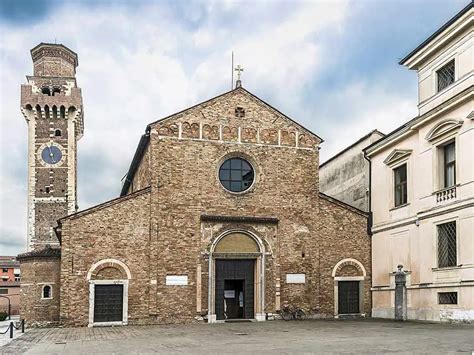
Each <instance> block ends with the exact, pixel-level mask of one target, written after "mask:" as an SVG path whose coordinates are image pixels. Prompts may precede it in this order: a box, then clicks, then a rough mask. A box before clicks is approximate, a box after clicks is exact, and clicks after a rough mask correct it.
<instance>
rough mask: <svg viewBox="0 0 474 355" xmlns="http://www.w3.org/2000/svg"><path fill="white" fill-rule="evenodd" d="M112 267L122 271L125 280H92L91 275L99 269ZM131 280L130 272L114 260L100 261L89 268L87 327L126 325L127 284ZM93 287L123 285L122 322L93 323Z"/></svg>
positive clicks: (125, 266)
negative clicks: (125, 276) (124, 274)
mask: <svg viewBox="0 0 474 355" xmlns="http://www.w3.org/2000/svg"><path fill="white" fill-rule="evenodd" d="M107 266H112V267H115V268H118V269H122V270H123V271H124V272H125V273H126V275H127V279H114V280H92V275H93V273H94V272H95V271H96V270H97V269H100V268H101V267H107ZM130 279H131V274H130V270H129V269H128V267H127V265H125V264H124V263H123V262H121V261H120V260H116V259H102V260H100V261H98V262H96V263H95V264H94V265H92V266H91V268H90V269H89V272H88V273H87V281H88V282H89V324H88V327H97V326H111V325H127V324H128V284H129V280H130ZM95 285H123V297H122V300H123V301H122V321H114V322H94V305H95Z"/></svg>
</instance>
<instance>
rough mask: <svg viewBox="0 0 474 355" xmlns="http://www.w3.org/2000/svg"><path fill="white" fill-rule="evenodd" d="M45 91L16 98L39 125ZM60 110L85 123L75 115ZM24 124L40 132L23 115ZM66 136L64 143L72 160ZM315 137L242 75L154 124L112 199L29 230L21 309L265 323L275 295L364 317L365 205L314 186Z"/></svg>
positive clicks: (28, 315) (82, 317) (72, 320)
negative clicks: (347, 201) (229, 85)
mask: <svg viewBox="0 0 474 355" xmlns="http://www.w3.org/2000/svg"><path fill="white" fill-rule="evenodd" d="M43 46H44V47H48V46H49V47H48V48H51V47H54V49H57V48H58V46H59V45H46V44H43ZM65 48H66V47H64V46H61V48H59V49H60V50H59V52H61V51H66V50H68V49H65ZM68 51H69V50H68ZM71 52H72V51H71ZM72 53H73V52H72ZM49 55H50V56H51V57H50V58H49V60H50V61H54V60H56V59H57V58H56V57H55V54H54V53H53V54H49ZM33 60H34V62H35V57H34V58H33ZM76 62H77V59H76ZM73 64H76V63H73ZM35 65H36V64H35ZM35 68H36V67H35ZM74 68H75V67H74ZM59 74H61V73H59ZM35 75H36V74H35ZM41 75H43V76H47V75H48V73H42V74H41ZM54 75H56V76H57V73H55V74H54ZM74 82H75V81H74ZM25 90H26V89H25ZM73 92H74V91H73ZM22 93H23V91H22ZM42 95H43V96H44V94H42V93H41V91H40V90H37V92H36V93H34V94H31V95H29V96H28V99H27V100H26V99H25V100H23V99H22V110H26V109H27V108H28V109H29V108H31V109H32V112H33V115H32V116H31V117H32V118H31V119H30V120H32V121H34V122H36V127H38V126H39V122H40V121H41V120H46V121H48V120H49V121H48V122H46V123H45V124H49V125H50V126H54V125H55V123H54V119H53V118H52V116H51V117H49V118H46V117H43V116H44V115H43V116H41V117H40V116H38V115H37V114H36V115H35V114H34V113H35V112H36V106H37V105H39V106H38V107H39V110H43V111H44V109H43V108H42V107H43V106H41V105H43V104H42V102H43V101H41V100H43V99H44V98H43V97H42ZM22 97H23V94H22ZM60 99H64V100H67V99H68V96H67V92H65V93H64V95H63V96H61V95H60V96H58V100H60ZM38 102H39V103H38ZM75 108H76V110H77V107H75ZM71 112H73V111H71ZM74 112H75V111H74ZM57 119H58V120H64V121H66V122H67V123H64V124H65V125H66V126H67V127H68V129H76V130H77V128H78V127H82V115H81V120H79V119H78V116H77V115H76V116H74V118H71V117H70V116H68V117H64V118H61V117H60V118H57ZM70 119H71V121H72V120H74V122H72V123H71V121H69V120H70ZM79 121H80V124H79ZM51 122H52V123H51ZM29 127H30V124H29ZM71 132H72V131H68V134H69V135H71V134H72V133H71ZM29 134H30V135H35V137H37V139H39V138H40V137H39V136H40V134H41V133H40V132H39V131H35V128H34V125H33V127H32V128H31V127H30V129H29ZM74 134H75V137H76V138H77V137H78V135H77V132H74ZM69 137H70V136H69ZM30 140H31V137H30ZM45 141H46V142H50V143H48V144H51V142H53V143H55V142H56V141H55V138H54V137H49V136H48V137H47V139H45ZM76 141H77V139H74V140H72V139H71V140H70V141H69V143H68V144H67V145H66V146H65V148H64V150H65V153H66V152H68V151H69V150H70V149H72V150H74V155H68V157H73V158H74V159H75V144H76ZM321 143H322V140H321V138H319V137H318V136H317V135H316V134H314V133H312V132H310V131H308V130H307V129H305V128H304V127H302V126H301V125H299V124H298V123H297V122H295V121H293V120H292V119H290V118H289V117H287V116H285V115H284V114H282V113H281V112H279V111H278V110H277V109H275V108H273V107H272V106H270V105H269V104H267V103H265V102H264V101H262V100H261V99H259V98H258V97H256V96H255V95H253V94H252V93H250V92H249V91H247V90H246V89H244V88H243V87H241V85H239V84H238V85H237V86H236V88H235V89H233V90H231V91H229V92H227V93H224V94H222V95H220V96H217V97H215V98H212V99H210V100H208V101H205V102H203V103H200V104H198V105H196V106H193V107H191V108H188V109H186V110H184V111H181V112H179V113H176V114H173V115H171V116H169V117H166V118H163V119H161V120H159V121H156V122H152V123H150V124H149V125H148V126H147V127H146V130H145V134H144V135H143V136H142V137H141V139H140V142H139V144H138V147H137V150H136V152H135V156H134V158H133V161H132V163H131V165H130V169H129V171H128V173H127V176H126V179H125V182H124V185H123V189H122V193H121V196H120V197H118V198H117V199H114V200H111V201H107V202H105V203H103V204H100V205H97V206H94V207H92V208H89V209H86V210H83V211H78V212H76V211H70V210H67V213H66V210H64V211H63V210H61V212H60V213H62V214H59V212H58V214H59V215H58V214H51V220H50V222H51V223H50V228H52V227H54V228H53V229H50V230H49V231H48V233H47V234H46V236H45V237H41V235H39V234H38V233H45V232H44V231H42V230H40V229H38V228H37V229H35V228H34V227H33V230H34V231H35V232H36V233H37V234H33V235H32V236H31V239H32V240H38V239H40V240H48V241H49V242H48V244H47V245H44V243H43V244H41V245H34V246H33V247H32V248H31V250H30V251H28V252H27V253H25V254H21V255H20V256H19V259H20V261H21V267H22V276H23V278H22V310H21V314H22V317H24V318H25V319H26V321H27V322H30V323H34V324H38V325H44V324H57V323H60V324H63V325H66V326H95V325H107V324H117V325H118V324H120V325H122V324H123V325H125V324H153V323H178V322H179V323H185V322H199V321H207V322H219V321H224V320H226V319H231V318H244V319H253V320H257V321H263V320H266V319H268V318H272V317H273V316H275V315H277V314H278V313H279V311H280V310H281V307H282V305H283V304H284V303H289V304H291V305H294V306H298V307H302V308H303V309H304V310H305V312H306V313H307V314H308V315H309V316H312V317H334V316H341V315H346V314H358V315H370V309H371V299H370V287H371V281H370V270H371V264H370V262H371V261H370V237H369V236H368V234H367V215H366V214H365V213H364V212H362V211H359V210H357V209H355V208H353V207H350V206H348V205H346V204H344V203H342V202H339V201H337V200H335V199H333V198H331V197H328V196H326V195H324V194H321V193H320V192H319V183H318V169H319V148H320V144H321ZM55 144H56V143H55ZM46 146H47V147H48V145H46ZM49 146H51V145H49ZM31 149H33V148H31ZM37 150H38V148H36V149H35V150H34V151H33V152H37ZM35 154H36V157H37V158H38V159H39V158H41V157H38V153H33V155H35ZM48 154H50V152H49V150H48V151H47V152H46V155H48ZM71 154H72V153H71ZM40 155H41V154H40ZM46 158H48V157H46ZM56 164H57V162H56V163H55V162H54V160H53V162H50V164H49V165H50V166H49V167H50V168H51V169H55V168H56ZM71 166H72V167H73V168H74V171H73V172H72V173H71V171H70V170H68V169H66V170H67V172H68V173H66V174H65V175H64V176H65V177H67V179H66V181H65V184H66V185H67V186H66V188H65V189H64V190H65V191H72V187H71V186H69V185H70V184H72V182H73V181H74V191H75V174H76V171H75V163H74V164H71ZM51 169H50V170H51ZM42 170H45V169H42ZM42 170H41V169H36V171H35V175H36V180H33V181H38V180H39V179H41V174H44V173H45V172H43V171H42ZM47 173H48V174H51V173H49V172H47ZM52 174H53V175H54V174H55V172H53V173H52ZM61 176H62V175H61ZM58 179H60V177H58ZM55 181H56V180H55ZM58 183H59V181H58ZM49 192H50V190H49ZM35 193H39V191H38V192H35ZM35 196H36V195H35ZM49 200H52V201H49ZM49 200H48V201H49V203H51V204H52V205H53V206H54V201H53V200H54V198H50V199H49ZM68 201H69V200H68ZM42 202H44V201H43V200H34V199H32V205H35V204H36V205H38V204H39V203H42ZM56 221H57V225H56ZM36 223H38V222H36ZM33 224H35V222H33ZM51 230H53V231H54V233H49V232H50V231H51ZM45 288H46V291H45ZM45 295H46V296H49V297H44V296H45Z"/></svg>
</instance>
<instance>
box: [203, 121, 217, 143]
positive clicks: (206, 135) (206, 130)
mask: <svg viewBox="0 0 474 355" xmlns="http://www.w3.org/2000/svg"><path fill="white" fill-rule="evenodd" d="M202 138H203V139H209V140H219V127H218V126H215V125H213V126H211V125H209V124H205V125H203V126H202Z"/></svg>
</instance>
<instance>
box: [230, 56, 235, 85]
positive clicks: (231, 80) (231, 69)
mask: <svg viewBox="0 0 474 355" xmlns="http://www.w3.org/2000/svg"><path fill="white" fill-rule="evenodd" d="M230 72H231V79H230V89H231V90H232V89H234V51H232V66H231V67H230Z"/></svg>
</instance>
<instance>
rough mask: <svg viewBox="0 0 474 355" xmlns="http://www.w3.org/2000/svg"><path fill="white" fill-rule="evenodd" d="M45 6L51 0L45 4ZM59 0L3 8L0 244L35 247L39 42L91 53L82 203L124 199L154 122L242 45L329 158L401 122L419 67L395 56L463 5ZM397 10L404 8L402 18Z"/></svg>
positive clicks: (258, 76) (258, 89)
mask: <svg viewBox="0 0 474 355" xmlns="http://www.w3.org/2000/svg"><path fill="white" fill-rule="evenodd" d="M385 3H386V2H385ZM5 4H13V5H12V6H11V7H10V6H5ZM38 4H42V5H44V6H43V7H40V8H38V9H37V11H36V13H35V9H36V6H39V5H38ZM52 4H53V2H52V1H47V0H42V1H30V2H28V1H14V2H13V3H12V2H10V1H6V2H1V6H0V10H1V11H0V18H1V20H2V21H0V33H2V36H0V106H1V108H0V124H1V126H2V130H1V142H0V178H1V181H2V184H1V186H0V198H1V200H0V246H1V251H0V254H5V253H10V254H12V253H13V254H14V253H17V252H21V251H23V249H24V247H25V246H26V170H27V152H26V148H27V141H26V140H27V131H26V124H25V122H24V119H23V117H22V116H21V114H20V111H19V94H20V84H22V83H24V82H25V75H27V74H31V73H32V63H31V58H30V57H29V50H30V49H31V48H32V47H34V46H35V45H37V44H38V43H39V42H54V41H55V40H56V41H57V42H58V43H63V44H65V45H67V46H68V47H70V48H71V49H72V50H74V51H76V52H77V53H78V55H79V64H80V65H79V67H78V70H77V82H78V85H79V86H80V87H81V88H82V92H83V99H84V112H85V135H84V137H83V138H82V139H81V140H80V141H79V143H78V197H79V206H80V208H81V209H84V208H87V207H90V206H92V205H94V204H97V203H100V202H103V201H105V200H107V199H110V198H113V197H116V196H117V195H118V193H119V191H120V179H121V177H122V176H123V175H124V174H125V173H126V171H127V169H128V166H129V164H130V161H131V159H132V156H133V154H134V151H135V148H136V145H137V144H138V140H139V137H140V135H141V134H143V132H144V129H145V126H146V124H147V123H149V122H152V121H154V120H157V119H159V118H161V117H164V116H166V115H169V114H172V113H174V112H177V111H180V110H182V109H184V108H186V107H188V106H191V105H193V104H196V103H198V102H200V101H203V100H206V99H208V98H210V97H213V96H215V95H218V94H220V93H222V92H223V91H227V90H229V89H230V76H231V70H230V69H231V68H230V55H231V52H232V51H234V52H235V58H236V64H242V65H243V66H244V68H245V71H244V74H243V83H244V86H245V87H246V88H247V89H249V90H250V91H252V92H254V93H255V94H256V95H258V96H260V97H262V98H263V99H264V100H266V101H268V102H269V103H271V104H272V105H273V106H275V107H277V108H279V109H281V111H283V112H285V113H286V114H288V115H289V116H291V117H293V118H294V119H296V120H298V121H299V122H300V123H302V124H303V125H306V126H307V127H308V128H309V129H311V130H312V131H314V132H316V133H318V134H319V135H321V136H322V137H323V138H325V143H324V145H323V149H322V157H323V159H326V158H328V157H329V156H330V155H332V154H333V153H336V152H337V151H338V150H340V149H342V148H344V146H346V145H348V144H350V143H351V142H352V141H354V140H356V139H358V138H359V137H360V136H362V135H364V134H365V133H367V132H368V131H370V130H372V129H373V128H379V129H382V130H384V131H390V130H391V129H393V128H395V127H396V126H397V125H398V124H401V123H402V122H404V121H406V120H407V119H409V118H411V117H412V116H413V114H414V113H415V110H416V107H415V100H416V87H415V81H416V78H415V75H414V73H409V72H408V71H407V70H404V69H403V68H398V66H397V64H396V58H393V57H394V56H395V53H397V54H399V55H403V54H405V52H406V50H405V49H406V48H405V47H406V40H405V39H404V38H407V39H408V38H409V35H410V31H413V30H414V29H416V30H419V27H414V25H413V24H414V23H419V22H420V20H421V19H424V21H425V23H426V22H427V20H426V19H428V18H429V19H430V22H431V19H433V18H439V19H443V18H445V17H446V14H447V13H448V14H449V13H450V12H451V10H449V11H448V10H447V9H448V8H449V5H446V4H444V5H443V4H442V3H440V4H438V5H439V6H436V7H435V8H433V9H431V7H430V6H427V4H429V2H426V1H418V2H415V4H414V5H413V6H415V7H417V8H424V9H429V11H431V13H429V11H428V10H426V11H424V13H423V14H421V13H419V12H416V11H407V9H406V6H395V5H394V4H383V2H380V3H373V2H363V3H361V2H357V3H354V2H351V1H331V2H329V1H319V2H315V1H313V2H269V1H260V2H250V1H248V2H247V1H244V2H235V1H193V2H176V1H166V2H163V1H159V2H158V1H142V0H135V1H128V2H124V1H107V2H101V1H99V2H94V1H81V2H77V1H73V2H70V1H69V2H68V1H66V2H62V3H61V4H59V3H57V2H54V6H52ZM387 8H389V9H390V11H392V13H396V14H397V15H400V14H401V15H404V16H392V17H393V18H392V17H391V16H389V15H387V14H386V11H385V10H386V9H387ZM26 10H28V13H29V14H30V16H29V17H28V18H27V19H25V17H24V14H25V11H26ZM395 10H396V11H395ZM31 13H33V14H36V16H31ZM382 15H383V21H384V22H383V23H382V22H381V20H379V19H378V18H379V17H380V16H382ZM402 17H403V18H402ZM433 22H434V23H436V21H433ZM374 26H380V28H381V29H380V31H378V33H377V29H376V28H374ZM433 29H434V28H428V29H426V34H427V35H429V34H430V33H429V32H430V31H431V30H433ZM400 38H402V39H400ZM397 39H398V40H397ZM391 42H393V43H392V45H391V46H387V45H386V43H391ZM416 44H417V43H413V45H416ZM402 46H403V49H400V48H401V47H402ZM380 48H384V50H383V51H380ZM407 88H409V89H407Z"/></svg>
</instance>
